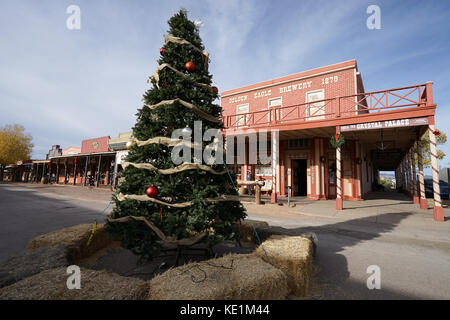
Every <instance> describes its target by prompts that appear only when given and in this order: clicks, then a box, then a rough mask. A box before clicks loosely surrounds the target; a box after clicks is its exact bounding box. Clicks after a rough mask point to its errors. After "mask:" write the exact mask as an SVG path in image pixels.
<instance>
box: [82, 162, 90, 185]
mask: <svg viewBox="0 0 450 320" xmlns="http://www.w3.org/2000/svg"><path fill="white" fill-rule="evenodd" d="M88 162H89V156H86V164H85V165H84V177H83V186H86V176H87V168H88Z"/></svg>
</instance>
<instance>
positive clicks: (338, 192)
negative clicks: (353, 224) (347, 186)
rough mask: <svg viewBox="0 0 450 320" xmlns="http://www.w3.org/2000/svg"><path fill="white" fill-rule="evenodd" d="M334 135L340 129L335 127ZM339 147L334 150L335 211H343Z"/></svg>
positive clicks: (339, 131)
mask: <svg viewBox="0 0 450 320" xmlns="http://www.w3.org/2000/svg"><path fill="white" fill-rule="evenodd" d="M336 133H341V127H340V126H336ZM341 182H342V181H341V147H337V148H336V210H342V209H344V201H343V199H342V187H341Z"/></svg>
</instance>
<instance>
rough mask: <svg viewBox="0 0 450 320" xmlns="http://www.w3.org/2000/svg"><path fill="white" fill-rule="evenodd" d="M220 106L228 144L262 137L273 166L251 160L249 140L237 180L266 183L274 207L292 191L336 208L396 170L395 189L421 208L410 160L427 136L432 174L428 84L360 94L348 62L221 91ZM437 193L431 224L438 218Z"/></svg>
mask: <svg viewBox="0 0 450 320" xmlns="http://www.w3.org/2000/svg"><path fill="white" fill-rule="evenodd" d="M221 105H222V110H223V113H222V117H223V122H224V125H225V135H226V138H227V140H228V139H237V137H238V136H242V135H244V136H249V137H250V135H251V134H252V133H255V132H256V133H258V134H259V139H260V137H261V136H260V135H261V134H267V136H268V140H269V141H270V147H269V152H268V153H269V154H270V155H271V157H272V161H271V162H270V163H269V164H268V165H267V164H266V165H263V164H259V163H251V162H250V161H248V159H249V157H248V153H249V150H250V149H249V148H250V147H249V143H250V142H249V141H250V138H248V139H247V140H246V146H245V149H246V151H247V154H246V158H245V163H244V164H242V165H240V170H239V171H240V173H241V177H240V178H241V179H242V180H247V178H248V177H249V176H250V177H254V178H256V179H260V178H262V179H264V180H266V185H268V186H269V189H270V193H271V197H272V201H273V202H276V199H277V197H279V196H282V197H284V196H286V195H287V194H288V192H289V193H290V195H291V196H297V195H298V196H306V197H307V198H309V199H314V200H321V199H336V208H337V209H338V210H340V209H342V208H343V200H344V199H345V200H354V201H359V200H363V199H364V198H365V196H366V195H367V194H368V193H369V192H371V191H372V190H373V189H374V188H376V185H377V184H378V182H379V174H378V173H379V171H395V173H396V181H397V187H398V188H401V189H402V190H403V191H404V192H405V193H407V194H408V195H409V196H411V197H412V198H413V199H414V201H415V202H417V203H418V204H420V205H421V207H423V208H425V203H426V200H425V195H424V192H422V191H423V190H422V189H423V188H422V184H420V185H421V187H420V188H419V189H420V190H416V189H417V188H416V184H415V183H416V181H415V179H416V174H418V175H419V177H421V179H422V180H423V169H422V165H421V161H419V162H420V163H419V166H418V167H417V168H416V166H415V165H414V164H415V162H413V160H411V159H412V157H413V156H414V154H415V153H418V149H417V148H418V147H420V145H417V144H416V141H418V140H419V139H420V137H421V136H422V135H423V134H424V133H425V132H427V131H428V133H429V134H430V137H431V146H430V147H431V153H432V164H433V174H434V175H436V174H437V159H436V157H435V156H434V155H435V154H436V151H435V147H436V144H435V135H434V130H435V129H434V115H435V109H436V105H435V104H434V103H433V93H432V83H430V82H429V83H426V84H420V85H412V86H407V87H402V88H395V89H388V90H383V91H376V92H365V89H364V85H363V81H362V77H361V74H360V72H359V71H358V67H357V63H356V60H350V61H345V62H341V63H338V64H334V65H330V66H326V67H321V68H317V69H313V70H308V71H305V72H300V73H297V74H293V75H289V76H285V77H281V78H277V79H273V80H269V81H264V82H260V83H256V84H252V85H249V86H245V87H241V88H237V89H233V90H229V91H225V92H222V93H221ZM341 136H343V137H344V138H345V143H344V144H343V145H342V146H339V147H333V145H332V143H331V142H330V140H331V139H336V141H337V140H338V138H339V137H341ZM433 143H434V144H433ZM433 148H434V149H433ZM433 150H434V152H433ZM416 169H417V170H416ZM249 174H250V175H249ZM433 180H437V181H438V177H434V176H433ZM434 187H435V218H436V219H437V220H442V219H443V210H442V206H441V200H440V194H439V184H438V183H437V185H436V184H434Z"/></svg>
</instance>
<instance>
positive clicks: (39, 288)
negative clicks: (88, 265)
mask: <svg viewBox="0 0 450 320" xmlns="http://www.w3.org/2000/svg"><path fill="white" fill-rule="evenodd" d="M68 277H69V275H68V274H67V273H66V268H56V269H50V270H46V271H43V272H41V273H38V274H36V275H34V276H31V277H28V278H26V279H23V280H20V281H19V282H16V283H15V284H13V285H10V286H7V287H4V288H2V289H0V300H136V299H144V298H145V297H146V295H147V293H148V283H147V282H145V281H143V280H140V279H137V278H127V277H122V276H119V275H118V274H115V273H112V272H108V271H105V270H102V271H96V270H90V269H84V268H81V288H80V289H72V290H70V289H68V288H67V278H68Z"/></svg>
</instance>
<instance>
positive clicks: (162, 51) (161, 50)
mask: <svg viewBox="0 0 450 320" xmlns="http://www.w3.org/2000/svg"><path fill="white" fill-rule="evenodd" d="M159 54H160V55H162V56H163V55H164V48H161V49H159Z"/></svg>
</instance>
